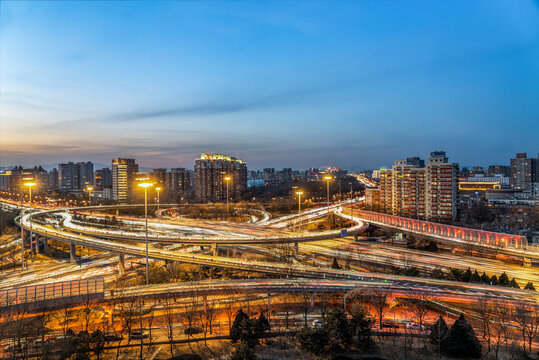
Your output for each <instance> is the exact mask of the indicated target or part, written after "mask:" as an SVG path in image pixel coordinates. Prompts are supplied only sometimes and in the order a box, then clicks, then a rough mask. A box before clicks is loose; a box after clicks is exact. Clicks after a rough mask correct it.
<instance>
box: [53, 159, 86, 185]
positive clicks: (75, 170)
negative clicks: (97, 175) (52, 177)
mask: <svg viewBox="0 0 539 360" xmlns="http://www.w3.org/2000/svg"><path fill="white" fill-rule="evenodd" d="M92 185H94V164H93V163H91V162H90V161H88V162H77V163H74V162H72V161H70V162H68V163H65V164H58V188H59V190H60V191H65V192H69V191H80V190H84V189H85V188H86V187H87V186H92Z"/></svg>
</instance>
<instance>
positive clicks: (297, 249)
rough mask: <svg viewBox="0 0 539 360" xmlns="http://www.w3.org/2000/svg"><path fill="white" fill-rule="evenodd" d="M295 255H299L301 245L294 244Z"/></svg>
mask: <svg viewBox="0 0 539 360" xmlns="http://www.w3.org/2000/svg"><path fill="white" fill-rule="evenodd" d="M294 253H295V254H296V255H297V254H299V244H298V243H294Z"/></svg>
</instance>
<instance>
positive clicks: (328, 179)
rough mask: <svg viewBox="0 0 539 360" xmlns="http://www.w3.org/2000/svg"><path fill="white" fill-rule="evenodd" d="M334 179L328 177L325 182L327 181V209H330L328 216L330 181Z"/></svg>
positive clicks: (325, 177)
mask: <svg viewBox="0 0 539 360" xmlns="http://www.w3.org/2000/svg"><path fill="white" fill-rule="evenodd" d="M331 179H333V177H331V176H329V175H327V176H324V180H326V181H327V192H328V193H327V201H326V202H327V207H328V214H329V182H330V180H331Z"/></svg>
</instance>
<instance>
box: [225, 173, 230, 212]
mask: <svg viewBox="0 0 539 360" xmlns="http://www.w3.org/2000/svg"><path fill="white" fill-rule="evenodd" d="M225 181H226V218H227V219H228V198H229V195H228V184H229V183H230V176H225Z"/></svg>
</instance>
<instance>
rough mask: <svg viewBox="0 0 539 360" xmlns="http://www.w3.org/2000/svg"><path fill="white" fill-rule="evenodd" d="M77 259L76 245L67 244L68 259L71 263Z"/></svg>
mask: <svg viewBox="0 0 539 360" xmlns="http://www.w3.org/2000/svg"><path fill="white" fill-rule="evenodd" d="M75 260H77V246H76V245H75V244H73V243H70V244H69V261H71V262H72V263H73V262H75Z"/></svg>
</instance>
